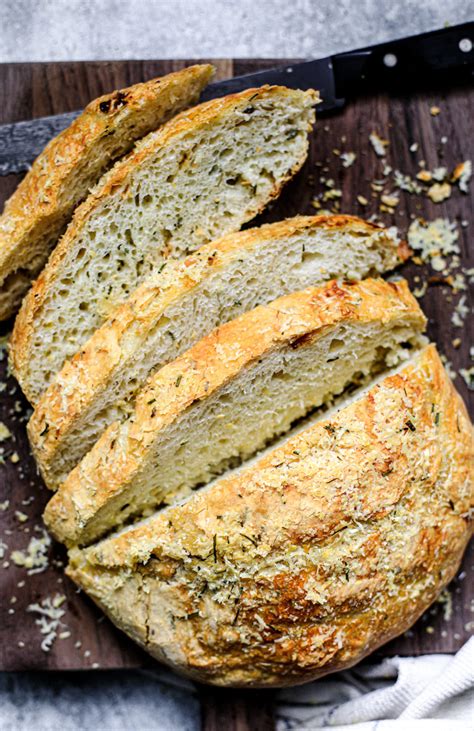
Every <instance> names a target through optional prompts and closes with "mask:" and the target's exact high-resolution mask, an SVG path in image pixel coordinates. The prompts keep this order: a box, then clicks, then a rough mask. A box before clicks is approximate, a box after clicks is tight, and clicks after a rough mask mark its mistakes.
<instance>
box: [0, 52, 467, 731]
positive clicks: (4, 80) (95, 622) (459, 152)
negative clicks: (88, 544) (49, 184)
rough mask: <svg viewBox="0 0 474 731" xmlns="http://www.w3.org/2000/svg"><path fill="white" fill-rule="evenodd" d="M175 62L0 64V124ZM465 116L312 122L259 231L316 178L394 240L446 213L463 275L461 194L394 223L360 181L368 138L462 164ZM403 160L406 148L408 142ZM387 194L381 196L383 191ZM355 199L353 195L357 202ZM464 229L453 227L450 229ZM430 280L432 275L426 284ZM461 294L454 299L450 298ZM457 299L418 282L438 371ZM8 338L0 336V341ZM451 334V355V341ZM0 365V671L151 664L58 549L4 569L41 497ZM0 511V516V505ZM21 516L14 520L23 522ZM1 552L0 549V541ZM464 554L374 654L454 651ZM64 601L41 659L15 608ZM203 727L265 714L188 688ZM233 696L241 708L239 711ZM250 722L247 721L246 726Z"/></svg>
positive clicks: (398, 156) (442, 99)
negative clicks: (33, 569) (306, 149)
mask: <svg viewBox="0 0 474 731" xmlns="http://www.w3.org/2000/svg"><path fill="white" fill-rule="evenodd" d="M188 63H190V62H187V61H143V62H140V61H131V62H129V61H123V62H122V61H117V62H115V61H114V62H93V63H89V62H87V63H47V64H4V65H2V66H0V123H1V122H11V121H16V120H21V119H30V118H34V117H37V116H41V115H46V114H53V113H56V112H63V111H69V110H74V109H78V108H81V107H82V106H84V105H85V104H86V103H87V102H88V101H89V100H90V99H92V98H93V97H96V96H98V95H99V94H102V93H104V92H107V91H110V90H112V89H115V88H119V87H122V86H127V85H129V84H132V83H135V82H138V81H142V80H144V79H148V78H151V77H152V76H157V75H161V74H164V73H167V72H169V71H172V70H175V69H178V68H181V67H183V66H185V65H187V64H188ZM214 63H215V65H216V66H217V72H218V78H226V77H229V76H232V75H238V74H242V73H248V72H250V71H254V70H260V69H263V68H266V67H271V66H274V65H276V64H280V63H283V61H282V60H265V61H258V60H251V61H233V60H221V61H217V62H215V61H214ZM433 105H436V106H438V107H439V108H440V113H439V115H437V116H434V115H433V114H431V113H430V107H432V106H433ZM473 117H474V90H473V89H472V88H471V89H467V88H455V87H453V88H451V89H450V90H440V89H439V90H435V89H431V90H427V91H425V92H424V93H419V94H416V95H410V96H406V97H403V96H392V97H388V96H386V95H382V94H381V95H378V96H374V97H366V98H362V99H359V100H357V102H354V103H351V104H349V105H348V106H347V107H346V109H345V110H344V111H343V112H342V113H340V114H338V115H337V116H334V117H331V118H326V119H324V120H323V119H322V120H320V121H319V123H318V124H317V127H316V131H315V133H314V135H313V138H312V143H311V152H310V156H309V159H308V162H307V164H306V165H305V167H304V169H303V170H302V171H301V173H300V174H299V175H298V176H297V178H296V179H295V180H294V181H293V182H292V183H291V184H290V185H289V186H288V187H287V188H286V189H285V190H284V192H283V194H282V196H281V198H280V199H279V200H278V201H277V202H276V203H274V204H272V206H271V209H270V210H269V211H267V212H266V213H265V214H264V215H263V216H261V217H260V221H267V220H277V219H279V218H282V217H285V216H290V215H294V214H296V213H314V212H315V208H314V206H313V204H312V201H313V199H314V198H315V197H317V196H318V195H320V194H322V193H323V191H327V190H330V188H329V187H328V186H327V184H326V183H324V182H322V180H321V178H325V179H326V180H327V179H332V180H333V181H334V188H335V189H337V190H341V191H342V196H341V197H340V198H338V197H334V198H333V199H332V200H329V201H328V202H326V203H323V206H324V207H327V208H330V207H332V206H333V205H334V203H335V202H339V203H340V210H341V211H342V212H343V213H355V214H359V215H361V216H370V215H371V214H373V213H377V214H378V216H379V219H380V220H381V221H383V222H384V223H387V224H388V223H390V224H392V223H394V224H396V225H397V226H398V227H399V229H400V232H401V233H402V234H404V235H405V234H406V231H407V228H408V225H409V224H410V221H411V219H410V216H411V215H414V216H417V217H419V216H422V217H424V218H426V219H428V220H432V219H435V218H438V217H448V218H449V219H450V220H452V221H455V222H456V223H457V225H458V230H459V243H460V246H461V249H462V261H463V265H464V266H465V267H472V266H474V246H472V245H471V246H470V247H469V246H468V244H469V239H470V238H471V237H472V230H473V229H472V226H473V224H472V195H471V194H463V193H461V192H460V191H459V190H458V189H457V187H456V189H455V190H453V193H452V195H451V197H450V198H449V199H448V200H447V201H445V202H443V203H441V204H435V203H433V202H431V200H429V199H428V198H427V197H426V196H424V197H422V196H419V195H411V194H410V193H408V192H402V193H401V195H400V203H399V205H398V206H397V208H396V210H395V213H394V214H391V213H381V212H380V210H379V205H380V200H379V197H378V194H377V195H374V197H373V196H372V193H373V191H372V189H371V186H370V183H371V182H372V181H373V180H374V179H380V178H382V177H383V170H382V169H383V163H382V161H381V160H380V158H378V157H377V155H376V154H375V152H374V150H373V148H372V146H371V144H370V142H369V138H368V135H369V133H370V132H371V131H372V130H374V131H376V132H377V133H378V134H379V135H380V136H381V137H383V138H387V139H389V141H390V146H389V147H388V150H387V155H386V158H387V163H388V164H389V165H391V166H392V167H393V168H397V169H399V170H401V171H402V172H403V173H408V174H410V175H411V176H414V175H415V174H416V173H417V172H418V171H419V170H420V167H419V166H418V161H420V160H422V159H423V160H425V161H426V167H427V168H428V169H430V170H432V169H433V168H435V167H436V166H442V165H446V166H447V167H448V169H449V170H452V169H453V168H454V166H455V165H456V164H457V163H459V162H461V161H463V160H465V159H467V158H470V159H472V158H473V157H474V150H473V142H472V130H471V129H470V125H471V120H472V119H473ZM415 142H416V143H418V149H417V150H416V151H410V149H409V148H410V146H411V145H412V143H415ZM338 151H341V152H343V151H346V152H347V151H350V152H355V153H356V155H357V158H356V160H355V162H354V164H353V165H352V166H351V167H348V168H344V167H343V166H342V164H341V158H340V157H339V155H338ZM19 179H20V177H19V176H13V175H12V176H8V177H4V178H0V206H3V202H4V201H5V199H6V198H7V197H8V196H9V195H10V194H11V192H12V191H13V190H14V188H15V186H16V185H17V183H18V181H19ZM388 187H389V186H388ZM357 196H363V197H365V199H367V201H368V203H367V204H366V205H364V204H363V201H362V202H359V201H358V200H357ZM466 220H467V221H469V226H467V227H463V226H462V225H461V221H466ZM402 273H403V275H405V276H407V277H408V278H409V280H410V281H411V282H412V284H414V286H420V282H419V281H418V280H416V279H415V277H419V278H421V280H426V279H428V278H429V277H431V278H432V279H433V277H435V278H436V272H434V271H433V270H432V269H430V268H429V267H428V266H427V265H424V266H417V265H415V264H413V263H411V264H409V265H407V266H405V267H404V268H403V272H402ZM438 279H439V277H438ZM464 294H465V293H464ZM458 300H459V294H457V295H456V294H453V292H452V289H451V288H450V287H449V286H448V285H447V284H446V283H444V282H442V281H438V282H436V281H434V280H433V281H432V283H431V284H430V286H429V287H428V290H427V292H426V295H425V296H424V297H423V298H422V300H421V303H422V306H423V308H424V310H425V312H426V314H427V315H428V317H429V335H430V337H431V338H432V339H433V340H435V341H436V342H437V344H438V346H439V348H440V350H441V351H442V352H443V353H445V355H446V356H447V357H448V359H449V361H450V362H451V363H452V367H453V368H454V369H455V370H458V369H459V368H468V367H469V366H470V365H471V363H470V361H469V342H471V343H472V317H471V318H466V319H465V322H464V328H454V327H453V325H452V323H451V316H452V313H453V307H454V305H455V304H456V303H457V301H458ZM9 329H11V324H10V325H9V327H4V329H3V333H4V334H5V333H7V332H8V331H9ZM455 338H461V340H462V342H461V344H460V346H459V347H455V346H454V345H453V340H454V339H455ZM0 366H1V368H2V371H3V375H2V376H1V378H2V381H3V383H4V384H5V387H4V386H1V387H2V388H4V390H3V391H2V392H1V394H0V399H1V401H0V421H2V422H3V423H4V424H5V425H6V426H7V427H8V428H9V430H10V432H11V434H12V437H11V438H9V439H6V440H5V441H3V442H2V443H1V444H0V447H2V449H3V457H4V459H5V463H4V464H3V465H0V503H3V501H5V500H8V501H9V506H8V507H7V508H6V509H5V510H3V511H0V527H1V530H2V533H1V535H0V538H1V539H2V540H3V542H4V544H6V548H4V553H5V555H4V557H3V559H2V562H3V567H1V568H0V596H1V606H0V669H5V670H23V669H49V670H57V669H60V670H65V669H90V668H96V667H100V668H134V667H151V666H153V661H151V660H150V659H149V658H148V657H147V656H146V655H145V654H144V653H143V652H141V651H140V650H139V649H138V648H136V647H135V646H134V645H133V644H132V643H131V642H130V641H129V640H127V638H126V637H125V636H124V635H122V634H121V633H120V632H118V631H117V630H115V628H114V627H113V626H112V625H111V624H110V623H109V622H108V621H107V620H106V619H104V618H103V617H102V615H101V613H100V612H99V611H98V610H97V609H96V608H95V607H94V606H93V604H92V602H90V601H89V600H88V599H87V597H85V596H84V595H83V594H79V593H78V592H77V590H76V588H75V587H74V585H73V584H72V583H71V582H70V581H69V580H67V579H65V578H63V575H62V568H63V563H64V558H65V554H64V551H63V549H62V548H61V547H60V546H56V545H53V546H51V547H50V549H49V568H48V569H47V570H45V571H43V572H41V573H36V574H34V575H28V573H27V571H26V569H25V568H22V567H18V566H16V565H15V564H14V562H13V561H12V560H11V558H10V556H11V552H12V551H14V550H22V551H24V550H25V548H26V547H27V546H28V544H29V542H30V540H31V538H32V537H33V536H37V535H38V536H40V535H41V532H40V531H41V512H42V509H43V507H44V505H45V503H46V501H47V499H48V493H47V491H46V489H45V488H44V486H43V485H42V484H41V480H40V479H39V477H38V476H37V474H36V469H35V465H34V463H33V460H32V458H31V456H30V455H29V449H28V443H27V438H26V433H25V421H26V415H27V409H28V407H27V404H26V402H25V401H24V399H23V398H22V396H21V393H20V391H19V388H18V387H17V386H16V385H15V382H14V380H13V378H11V377H7V374H6V358H5V357H3V360H2V362H1V363H0ZM456 385H457V387H458V389H459V391H460V393H461V394H462V396H463V397H464V399H465V400H466V401H468V400H470V402H471V407H472V406H473V399H472V393H471V394H469V392H468V390H467V387H466V384H465V382H464V380H463V379H462V378H461V377H457V379H456ZM2 507H3V506H2ZM23 516H27V518H26V519H25V518H24V517H23ZM0 545H1V544H0ZM473 569H474V562H473V552H472V549H471V552H470V553H469V555H466V557H465V559H464V563H463V566H462V569H461V572H460V573H459V575H458V578H457V579H456V580H455V581H454V582H453V584H452V586H451V587H450V596H451V600H452V610H450V608H449V606H448V604H446V603H445V604H437V605H435V607H434V608H433V609H431V610H429V611H428V612H427V613H426V615H425V616H424V617H423V618H422V619H421V620H420V621H419V622H418V623H417V625H416V626H415V627H414V628H413V630H411V631H410V632H408V633H406V635H404V636H403V637H401V638H399V639H398V640H395V641H394V642H391V643H390V644H389V645H387V646H385V647H384V648H382V649H381V650H380V651H379V653H378V654H379V655H385V656H386V655H393V654H402V655H411V654H422V653H430V652H455V651H456V650H457V649H458V648H459V647H460V646H461V645H462V644H463V643H464V642H465V641H466V639H467V638H468V636H469V635H470V629H471V628H472V626H473V624H472V621H473V619H474V615H473V614H472V613H471V603H472V601H473V600H474V588H473V581H472V576H473V574H472V571H473ZM56 595H63V596H65V600H64V603H63V604H62V607H61V608H62V609H63V610H64V615H63V616H62V617H61V618H60V622H61V624H60V625H59V627H58V633H59V634H61V635H63V636H62V638H60V637H58V638H57V639H56V640H55V641H54V643H53V645H52V647H51V650H50V651H49V652H44V651H43V650H42V649H41V641H42V639H44V637H45V635H41V633H40V627H39V626H38V625H37V624H35V620H37V619H38V618H39V615H38V613H35V612H32V611H27V607H28V606H29V605H31V604H37V603H38V602H39V603H41V602H44V600H45V599H47V598H48V597H50V598H54V597H55V596H56ZM202 698H203V701H204V708H205V709H207V710H206V713H205V718H206V722H205V725H206V728H217V727H218V726H220V727H222V726H223V727H224V728H241V729H245V728H248V727H250V726H251V727H252V728H253V729H256V728H262V729H263V728H270V727H271V725H272V723H271V720H270V717H271V714H270V712H269V710H268V707H267V701H268V698H269V695H268V694H265V693H260V694H258V696H256V695H250V696H249V695H248V694H247V695H246V694H243V693H241V692H235V693H234V692H228V691H215V690H209V689H207V690H206V689H203V690H202ZM242 698H246V699H247V701H248V703H247V702H246V703H244V704H242V702H241V699H242ZM249 717H250V718H252V719H253V720H252V721H249V720H248V718H249Z"/></svg>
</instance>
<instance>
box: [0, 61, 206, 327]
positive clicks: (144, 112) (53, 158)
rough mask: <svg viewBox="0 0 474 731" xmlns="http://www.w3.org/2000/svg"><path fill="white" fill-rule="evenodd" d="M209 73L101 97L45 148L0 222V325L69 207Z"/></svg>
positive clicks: (182, 104)
mask: <svg viewBox="0 0 474 731" xmlns="http://www.w3.org/2000/svg"><path fill="white" fill-rule="evenodd" d="M213 71H214V69H213V67H212V66H210V65H209V64H203V65H197V66H190V67H188V68H186V69H183V70H181V71H176V72H175V73H172V74H168V75H167V76H164V77H163V78H159V79H151V80H150V81H147V82H145V83H143V84H135V85H134V86H130V87H129V88H128V89H121V90H120V91H114V92H112V93H111V94H106V95H105V96H102V97H100V98H99V99H95V100H94V101H92V102H91V103H90V104H89V105H88V106H87V107H86V108H85V110H84V112H83V113H82V114H81V115H80V116H79V117H78V118H77V119H76V120H75V121H74V122H73V123H72V124H71V125H70V126H69V127H68V128H67V129H65V130H64V131H63V132H61V134H59V135H58V136H57V137H55V138H54V139H53V140H51V142H50V143H49V144H48V145H47V146H46V147H45V149H44V151H43V152H42V153H41V154H40V155H39V157H38V158H37V159H36V160H35V162H34V164H33V166H32V168H31V170H30V172H29V173H28V174H27V175H26V177H25V178H24V179H23V180H22V182H21V183H20V185H19V186H18V188H17V189H16V191H15V192H14V193H13V195H12V196H11V198H10V200H9V201H7V203H6V204H5V210H4V212H3V214H2V215H1V216H0V320H5V319H7V318H8V317H10V316H11V315H12V314H13V313H14V312H15V311H16V310H17V308H18V307H19V305H20V301H21V299H22V297H23V295H24V294H25V292H26V291H27V289H28V288H29V286H30V282H31V280H32V279H33V278H34V277H36V276H37V275H38V273H39V272H40V270H41V269H42V268H43V266H44V264H45V263H46V260H47V258H48V256H49V253H50V251H51V250H52V248H53V247H54V246H55V245H56V242H57V241H58V239H59V237H60V235H61V234H62V233H63V231H64V229H65V228H66V225H67V223H68V221H69V220H70V218H71V216H72V212H73V210H74V208H75V207H76V206H77V205H78V204H79V203H80V202H81V201H82V200H83V199H84V198H85V197H86V195H87V193H88V192H89V189H90V188H91V187H92V186H93V185H95V184H96V183H97V181H98V180H99V178H100V177H101V175H103V173H104V172H105V171H106V170H107V168H108V167H110V164H111V163H112V161H114V160H116V159H117V158H119V157H121V156H122V155H124V154H125V153H127V152H129V150H130V149H131V148H132V147H133V144H134V142H135V141H136V140H137V139H139V138H140V137H143V136H144V135H146V134H148V133H149V132H151V131H152V130H154V129H156V128H157V127H158V126H159V125H160V124H163V122H165V121H166V120H168V119H169V118H170V117H172V116H173V115H174V114H176V113H177V112H180V111H182V110H183V109H185V108H186V107H188V106H190V105H191V104H194V103H195V102H196V101H197V100H198V98H199V94H200V93H201V91H202V89H203V88H204V87H205V86H206V84H207V83H208V81H209V79H210V78H211V76H212V74H213Z"/></svg>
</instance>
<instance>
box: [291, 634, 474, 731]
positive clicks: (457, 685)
mask: <svg viewBox="0 0 474 731" xmlns="http://www.w3.org/2000/svg"><path fill="white" fill-rule="evenodd" d="M325 728H331V729H333V731H374V730H375V729H377V731H410V730H411V729H413V730H414V731H425V730H426V731H473V729H474V637H473V638H471V640H469V642H467V643H466V644H465V645H464V647H463V648H461V650H459V652H458V653H457V655H455V656H454V657H453V656H452V655H423V656H421V657H394V658H389V659H386V660H384V661H383V662H382V663H380V664H378V665H368V664H367V665H366V664H362V665H359V666H358V667H357V668H354V670H350V671H346V672H343V673H340V674H339V675H338V676H333V677H332V678H331V677H329V678H328V679H322V680H319V681H316V682H314V683H310V684H309V685H305V686H302V687H300V688H288V689H285V690H284V691H280V693H278V696H277V731H289V730H290V729H311V730H312V731H317V729H325Z"/></svg>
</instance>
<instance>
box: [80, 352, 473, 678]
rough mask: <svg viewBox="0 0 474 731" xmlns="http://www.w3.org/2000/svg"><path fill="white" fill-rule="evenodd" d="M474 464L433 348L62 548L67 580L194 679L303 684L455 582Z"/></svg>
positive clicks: (464, 421)
mask: <svg viewBox="0 0 474 731" xmlns="http://www.w3.org/2000/svg"><path fill="white" fill-rule="evenodd" d="M473 458H474V440H473V432H472V426H471V424H470V423H469V418H468V415H467V412H466V409H465V408H464V405H463V403H462V401H461V399H460V398H459V396H458V394H456V392H455V390H454V388H453V386H452V384H451V383H450V381H449V378H448V376H447V374H446V372H445V370H444V368H443V365H442V363H441V361H440V359H439V356H438V355H437V353H436V349H435V348H434V346H429V347H428V348H425V349H423V350H422V351H421V352H418V353H417V354H416V355H415V356H414V357H413V358H411V359H410V360H409V361H408V362H407V363H405V364H404V365H403V366H402V367H400V368H399V369H397V371H396V372H394V373H391V374H390V375H388V376H387V377H386V378H384V379H383V380H380V381H379V382H378V383H377V384H375V385H374V384H372V385H371V386H370V389H368V390H367V391H366V392H365V393H362V394H360V395H359V394H358V395H356V396H355V397H354V398H353V399H352V400H351V402H350V403H347V402H343V403H342V404H341V405H340V407H339V408H338V409H337V411H336V412H335V413H334V412H333V413H331V414H328V415H323V417H322V418H320V419H318V420H311V421H310V423H309V424H307V425H306V426H305V428H304V430H303V431H301V432H300V433H299V434H297V435H295V436H292V437H291V438H289V439H288V438H285V439H282V440H281V441H279V443H278V445H277V447H276V448H274V449H272V450H270V451H269V452H268V453H267V454H266V455H264V456H263V457H262V458H260V459H258V460H257V461H256V462H255V463H254V464H253V465H252V466H250V467H249V466H244V467H243V468H242V469H241V470H239V471H238V472H237V473H234V474H233V475H230V476H228V475H226V476H224V477H223V478H220V479H218V480H216V481H215V482H214V483H211V484H210V485H209V486H208V487H205V488H203V489H201V490H198V491H197V492H196V493H195V494H194V495H192V496H191V497H189V498H188V499H187V500H185V501H184V502H183V504H180V505H177V506H171V507H169V508H166V509H164V510H161V511H160V512H158V513H156V514H154V515H153V516H151V517H150V518H147V519H146V520H144V521H142V522H141V523H138V524H135V525H132V526H130V527H128V528H126V529H124V530H123V531H121V532H120V533H117V534H115V535H112V536H110V537H109V538H106V539H105V540H103V541H102V542H100V543H98V544H97V545H94V546H91V547H90V548H88V549H86V550H82V551H81V550H77V549H75V550H73V551H71V553H70V564H69V567H68V569H67V573H68V575H69V576H70V577H71V578H72V579H73V580H74V581H75V582H76V583H77V584H78V585H79V586H81V587H82V588H83V589H84V590H85V591H86V592H87V593H88V594H89V595H90V596H91V597H92V598H93V599H94V601H95V602H96V603H97V604H98V605H99V606H100V607H102V609H103V610H104V611H105V612H106V613H107V614H108V616H109V617H110V618H111V619H112V621H113V622H114V623H115V624H116V625H117V626H118V627H120V628H121V629H123V630H124V631H125V632H127V633H128V634H129V635H130V636H131V637H132V638H133V639H134V640H136V641H137V642H138V643H139V644H140V645H141V646H142V647H144V648H145V650H147V651H148V652H149V653H151V654H152V655H153V656H154V657H155V658H157V659H158V660H159V661H160V662H165V663H167V664H168V665H171V666H172V667H174V668H175V669H176V670H179V671H180V672H181V673H184V674H186V675H190V676H191V677H193V678H194V679H196V680H199V681H201V682H206V683H214V684H217V685H249V686H252V687H255V686H282V685H293V684H296V683H303V682H308V681H309V680H312V679H314V678H317V677H320V676H322V675H325V674H327V673H329V672H334V671H336V670H342V669H344V668H347V667H350V666H351V665H353V664H354V663H356V662H359V661H360V660H361V659H362V658H363V657H364V656H365V655H367V654H368V653H369V652H372V651H373V650H375V649H376V648H377V647H378V646H379V645H381V644H383V643H384V642H387V641H388V640H390V639H391V638H392V637H394V636H396V635H398V634H400V633H402V632H404V631H405V630H406V629H408V627H409V626H410V625H412V624H413V623H414V622H415V620H416V619H417V618H418V617H419V615H420V614H421V613H422V612H423V611H425V610H426V609H427V607H428V606H429V605H430V604H431V602H433V601H434V600H435V598H436V596H437V594H438V593H439V592H440V591H441V589H443V587H444V586H446V585H447V584H448V582H449V581H450V580H451V579H452V578H453V576H454V575H455V572H456V570H457V568H458V566H459V563H460V560H461V557H462V553H463V550H464V548H465V546H466V544H467V542H468V540H469V537H470V535H471V523H470V521H469V520H468V519H467V517H466V516H468V514H469V512H470V511H471V510H472V506H473V502H474V501H473V497H474V496H473V489H474V485H473V479H472V460H473Z"/></svg>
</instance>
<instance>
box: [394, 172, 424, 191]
mask: <svg viewBox="0 0 474 731" xmlns="http://www.w3.org/2000/svg"><path fill="white" fill-rule="evenodd" d="M393 180H394V183H395V185H396V186H397V188H400V190H405V191H406V192H407V193H412V194H413V193H415V194H417V195H418V194H419V193H421V192H422V190H423V188H422V187H421V185H420V184H419V183H417V182H416V180H413V178H411V177H410V176H409V175H406V174H405V173H402V172H400V170H395V172H394V173H393Z"/></svg>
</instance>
